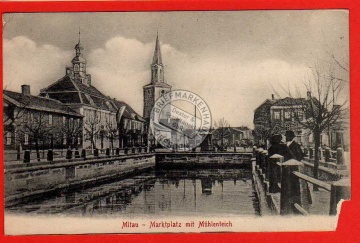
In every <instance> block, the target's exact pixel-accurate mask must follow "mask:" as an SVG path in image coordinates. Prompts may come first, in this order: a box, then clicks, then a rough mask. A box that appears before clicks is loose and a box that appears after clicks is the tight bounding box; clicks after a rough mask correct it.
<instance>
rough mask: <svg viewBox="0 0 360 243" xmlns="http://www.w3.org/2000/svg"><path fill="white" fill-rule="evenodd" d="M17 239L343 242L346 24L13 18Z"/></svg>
mask: <svg viewBox="0 0 360 243" xmlns="http://www.w3.org/2000/svg"><path fill="white" fill-rule="evenodd" d="M2 26H3V40H2V50H3V52H2V53H3V54H2V55H3V135H4V151H3V154H4V203H5V205H4V211H5V213H4V214H5V215H4V218H5V234H6V235H33V234H89V233H160V232H172V233H181V232H262V231H267V232H268V231H271V232H272V231H333V230H336V227H337V220H338V217H339V214H340V213H341V204H342V202H343V201H346V200H350V199H351V198H350V192H351V178H350V175H351V160H350V150H351V145H350V74H349V70H350V65H349V60H350V58H349V11H348V10H340V9H332V10H330V9H329V10H251V11H250V10H248V11H245V10H241V11H240V10H237V11H164V12H160V11H154V12H58V13H50V12H49V13H46V12H42V13H4V14H3V15H2Z"/></svg>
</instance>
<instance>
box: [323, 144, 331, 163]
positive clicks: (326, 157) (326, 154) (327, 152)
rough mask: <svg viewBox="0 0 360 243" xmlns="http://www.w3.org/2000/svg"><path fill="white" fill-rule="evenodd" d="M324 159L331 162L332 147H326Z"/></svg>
mask: <svg viewBox="0 0 360 243" xmlns="http://www.w3.org/2000/svg"><path fill="white" fill-rule="evenodd" d="M324 160H325V162H330V148H329V147H327V148H325V151H324Z"/></svg>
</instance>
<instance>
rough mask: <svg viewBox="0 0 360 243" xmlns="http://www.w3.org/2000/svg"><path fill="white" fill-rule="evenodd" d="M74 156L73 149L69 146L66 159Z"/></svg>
mask: <svg viewBox="0 0 360 243" xmlns="http://www.w3.org/2000/svg"><path fill="white" fill-rule="evenodd" d="M71 157H72V150H71V148H68V150H67V151H66V159H71Z"/></svg>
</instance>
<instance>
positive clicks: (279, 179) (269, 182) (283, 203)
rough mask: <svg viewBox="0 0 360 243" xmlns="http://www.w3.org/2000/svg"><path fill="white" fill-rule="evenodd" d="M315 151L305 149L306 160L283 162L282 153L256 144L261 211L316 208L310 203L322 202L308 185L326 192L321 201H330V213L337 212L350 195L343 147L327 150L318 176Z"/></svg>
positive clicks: (255, 170) (256, 180)
mask: <svg viewBox="0 0 360 243" xmlns="http://www.w3.org/2000/svg"><path fill="white" fill-rule="evenodd" d="M321 152H324V151H321ZM313 153H314V151H312V152H311V150H310V152H309V153H306V155H307V156H306V157H305V158H304V160H303V161H297V160H294V159H291V160H288V161H285V162H284V157H283V156H281V155H278V154H275V155H272V156H271V157H269V156H268V153H267V151H266V150H264V149H262V148H259V149H257V148H256V147H254V158H253V163H252V171H253V180H254V184H255V187H256V191H257V194H258V197H259V201H260V208H261V209H260V210H261V212H262V215H267V214H279V215H294V214H300V215H309V214H311V210H314V209H311V207H310V205H311V204H312V203H313V204H320V203H319V202H316V201H314V198H312V195H313V194H314V193H311V192H310V189H309V185H310V186H312V187H313V188H314V191H315V190H317V189H315V188H321V189H322V190H323V191H325V192H327V193H322V201H323V202H324V201H325V202H327V203H328V205H327V208H328V213H329V215H336V213H337V205H338V203H339V202H340V201H341V200H348V199H350V178H349V171H348V170H347V169H346V165H345V160H344V154H343V151H342V149H338V150H337V151H333V152H330V151H326V153H327V155H326V156H322V158H323V160H322V161H320V166H319V179H315V178H314V177H313V170H314V161H313ZM329 154H330V155H331V154H332V156H329ZM322 155H323V154H322ZM330 159H331V160H330ZM315 200H319V198H315ZM321 206H322V207H324V205H321ZM315 210H316V209H315ZM315 210H314V211H315Z"/></svg>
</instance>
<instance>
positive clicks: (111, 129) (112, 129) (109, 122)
mask: <svg viewBox="0 0 360 243" xmlns="http://www.w3.org/2000/svg"><path fill="white" fill-rule="evenodd" d="M105 122H106V124H105V129H106V133H107V136H108V138H109V140H110V144H111V148H112V149H113V148H114V140H115V138H116V136H117V134H118V128H117V124H116V121H115V117H111V116H108V117H105Z"/></svg>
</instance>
